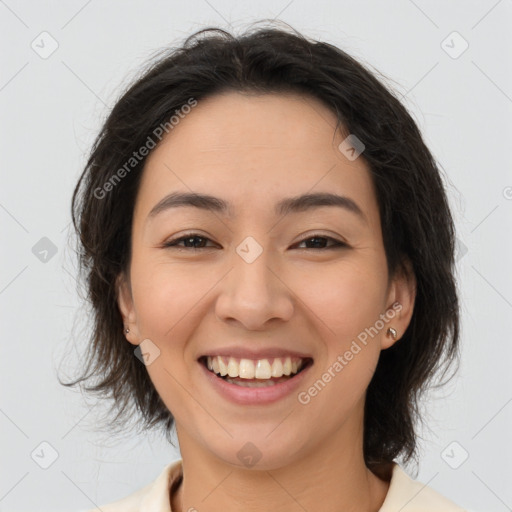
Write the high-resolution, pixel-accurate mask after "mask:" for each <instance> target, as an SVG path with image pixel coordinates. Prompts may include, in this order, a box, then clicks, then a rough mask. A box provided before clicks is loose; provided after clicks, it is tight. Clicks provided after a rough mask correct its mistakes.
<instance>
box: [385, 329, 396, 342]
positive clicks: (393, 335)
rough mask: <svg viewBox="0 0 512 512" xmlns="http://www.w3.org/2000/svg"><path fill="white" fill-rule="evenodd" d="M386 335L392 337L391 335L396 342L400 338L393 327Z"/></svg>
mask: <svg viewBox="0 0 512 512" xmlns="http://www.w3.org/2000/svg"><path fill="white" fill-rule="evenodd" d="M386 334H387V335H388V336H390V335H391V336H392V337H393V340H395V341H396V339H397V337H398V333H397V332H396V329H393V327H390V328H389V329H388V330H387V332H386Z"/></svg>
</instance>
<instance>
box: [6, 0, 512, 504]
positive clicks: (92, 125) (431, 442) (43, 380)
mask: <svg viewBox="0 0 512 512" xmlns="http://www.w3.org/2000/svg"><path fill="white" fill-rule="evenodd" d="M261 18H279V19H281V20H284V21H286V22H288V23H290V24H291V25H292V26H294V27H295V28H297V29H298V30H301V31H304V33H305V34H306V35H309V36H311V37H315V38H320V39H323V40H325V41H328V42H331V43H334V44H336V45H339V46H341V47H342V48H344V49H345V50H346V51H348V52H349V53H351V54H352V55H354V56H355V57H357V58H359V59H361V60H362V61H363V62H364V63H366V64H368V65H370V66H372V67H375V68H377V69H378V70H380V71H381V72H383V73H384V74H385V75H386V76H387V77H389V79H390V80H392V81H393V82H394V83H395V87H396V89H397V90H398V91H399V92H400V94H403V95H404V102H405V103H406V105H407V106H408V108H409V109H410V110H411V112H412V113H413V115H414V117H415V119H416V120H417V122H418V123H419V125H420V127H421V129H422V131H423V133H424V135H425V138H426V142H427V144H428V145H429V146H430V148H431V149H432V151H433V153H434V154H435V156H436V158H437V159H438V160H439V162H440V163H441V165H442V167H443V169H444V170H445V172H446V181H447V186H448V191H449V195H450V201H451V203H452V206H453V209H454V214H455V217H456V222H457V228H458V238H459V240H460V245H459V254H458V258H459V259H458V272H459V280H460V291H461V299H462V315H463V317H462V320H463V332H462V363H461V368H460V372H459V374H458V376H457V378H455V379H454V380H453V381H452V382H451V384H450V385H449V386H448V387H447V388H445V389H444V390H443V391H442V392H437V393H436V394H435V395H434V394H432V396H431V400H430V401H429V403H428V404H427V406H426V409H427V412H428V426H429V430H427V431H425V432H424V434H423V439H422V440H420V443H421V455H422V456H421V465H420V471H419V473H418V475H417V479H418V480H421V481H422V482H424V483H427V484H428V485H430V486H431V487H433V488H434V489H436V490H438V491H439V492H441V493H443V494H445V495H446V496H447V497H449V498H451V499H452V500H454V501H455V502H457V503H459V504H460V505H462V506H465V507H467V508H468V509H472V510H481V511H486V512H493V511H496V512H501V511H505V510H512V487H511V486H510V483H511V480H512V478H511V477H512V470H511V469H510V467H511V463H512V444H511V441H510V431H511V424H512V421H511V420H512V404H511V401H512V386H511V376H510V361H511V354H512V348H511V347H512V344H511V337H510V327H509V319H510V318H511V314H512V278H511V273H510V271H509V265H510V261H511V259H512V258H511V253H512V251H511V233H512V222H511V217H512V216H511V213H512V188H511V187H512V173H511V156H510V147H511V141H512V137H511V135H512V133H511V132H512V128H511V124H510V114H511V111H512V73H511V69H510V63H511V62H512V44H511V37H512V36H511V32H512V31H511V30H510V28H511V26H512V1H511V0H500V1H496V0H489V1H487V0H486V1H479V2H476V1H471V2H470V1H466V0H464V1H463V0H458V1H452V2H445V1H431V2H428V1H420V0H416V1H415V2H413V1H412V0H399V1H396V2H389V1H388V2H382V1H379V0H373V1H359V2H348V1H340V0H336V1H334V0H329V1H327V0H323V1H318V0H317V1H314V2H311V1H310V2H306V1H304V0H291V1H290V0H272V1H269V0H265V1H260V2H259V4H258V5H257V6H256V5H255V4H254V2H240V1H239V2H235V1H234V0H233V1H228V0H208V1H206V0H189V1H186V2H174V1H169V0H168V1H161V0H160V1H157V0H154V1H152V2H142V1H120V0H116V1H109V2H101V1H99V0H91V1H84V0H73V1H66V2H64V1H61V2H36V1H32V2H29V1H15V0H5V1H0V38H1V45H2V48H3V52H2V67H1V75H0V109H1V111H0V116H1V120H2V123H1V134H0V135H1V136H0V145H1V162H2V165H1V171H2V178H1V179H2V181H1V183H2V186H1V189H0V222H1V226H2V231H1V237H2V244H1V249H2V265H1V268H0V314H1V318H2V324H1V325H2V357H1V359H0V361H1V379H2V387H1V389H2V394H1V403H0V426H1V429H2V430H1V431H2V436H1V460H2V463H1V479H0V511H7V510H9V511H11V512H18V511H36V510H37V511H38V512H44V511H50V510H51V511H53V512H58V511H69V512H71V511H77V510H80V509H87V508H92V507H93V506H94V505H96V504H104V503H106V502H109V501H112V500H114V499H119V498H121V497H123V496H126V495H127V494H129V493H131V492H132V491H134V490H136V489H138V488H139V487H142V486H143V485H146V484H147V483H149V482H150V481H152V480H153V479H154V478H156V476H157V475H158V474H159V473H160V471H161V470H162V468H163V466H164V465H165V464H167V463H168V462H170V461H172V460H174V459H175V458H177V457H178V453H176V452H175V451H174V450H173V449H172V447H170V446H168V445H167V444H166V443H165V441H164V440H163V439H161V438H160V437H158V436H155V435H148V436H139V437H136V436H129V437H127V438H124V439H121V438H112V437H111V436H108V435H105V434H101V433H95V431H94V427H95V420H94V418H95V414H96V413H97V411H98V410H100V408H101V405H99V404H96V403H95V401H94V400H91V399H89V401H88V404H86V403H85V402H84V401H83V399H82V397H81V395H80V394H79V393H78V392H73V391H71V390H69V389H66V388H63V387H61V386H60V385H59V383H58V382H57V379H56V376H55V375H56V371H57V370H58V369H59V368H60V371H61V375H63V376H66V371H67V372H68V373H67V375H69V376H71V375H72V373H71V371H72V369H73V363H75V364H78V362H79V356H78V353H79V350H80V349H81V348H83V340H84V337H83V332H84V331H86V330H87V328H88V325H87V318H84V315H83V314H82V315H80V313H81V312H82V311H83V310H84V308H83V304H82V303H81V302H80V299H79V297H78V295H77V293H76V291H75V281H74V276H75V271H76V270H75V260H74V257H73V254H72V252H71V251H70V250H69V248H66V244H67V237H68V230H69V222H70V213H69V205H70V199H71V192H72V189H73V186H74V184H75V182H76V180H77V178H78V176H79V174H80V172H81V170H82V167H83V164H84V162H85V157H86V154H87V151H88V150H89V147H90V144H91V143H92V141H93V138H94V136H95V134H96V133H97V131H98V130H99V127H100V125H101V122H102V120H103V119H104V118H105V115H106V113H107V111H108V108H111V107H112V106H113V103H114V101H115V99H116V98H117V96H118V94H119V91H120V89H119V88H120V86H121V85H124V84H126V83H127V81H128V80H129V79H130V78H131V77H133V76H134V73H136V71H137V69H138V66H139V65H140V64H142V63H143V62H145V61H146V59H147V58H148V56H149V55H150V54H151V53H152V52H153V51H154V50H156V49H158V48H160V47H163V46H165V45H169V44H177V43H179V42H180V40H181V39H182V38H184V37H185V36H186V35H189V34H190V33H191V32H192V31H195V30H197V29H199V28H201V27H203V26H205V25H217V26H221V27H224V28H230V26H229V25H230V24H232V25H233V26H234V27H235V30H236V31H241V30H242V29H243V28H244V27H246V26H247V25H248V24H249V23H251V22H253V21H255V20H257V19H261ZM43 31H47V32H48V33H49V34H50V35H51V38H53V39H54V40H55V41H57V43H58V45H59V46H58V48H57V50H56V51H55V52H54V53H53V54H52V55H50V56H49V57H48V58H45V59H44V58H42V57H41V56H40V55H39V54H38V53H37V52H36V51H34V50H33V49H32V47H31V44H32V42H33V41H35V42H34V46H35V45H39V47H38V48H39V52H43V51H48V49H50V48H51V46H50V44H51V40H50V39H48V36H40V34H41V33H42V32H43ZM454 31H457V32H458V33H459V34H460V35H461V36H462V38H464V40H465V41H467V43H468V44H469V47H468V49H467V50H466V51H465V52H464V53H462V54H461V55H458V53H459V52H460V50H462V49H463V46H462V45H463V44H464V42H463V40H462V39H457V37H458V36H456V35H453V34H452V33H453V32H454ZM43 37H46V38H47V39H45V40H44V41H43V42H41V39H42V38H43ZM447 38H448V39H447ZM443 41H445V43H442V42H443ZM43 45H44V49H45V50H43V48H42V47H43ZM449 53H451V56H450V55H449ZM454 56H456V57H457V58H453V57H454ZM390 83H392V82H390ZM43 237H47V238H48V239H50V240H51V242H52V243H53V244H54V245H55V247H56V249H57V252H56V254H55V255H54V256H53V257H50V256H51V252H50V253H48V255H45V254H44V253H41V249H39V253H38V250H34V252H36V254H34V252H33V250H32V248H33V247H34V246H35V245H36V244H37V243H38V242H39V241H40V239H41V238H43ZM38 247H39V246H36V249H37V248H38ZM37 253H38V255H37ZM45 257H46V258H47V261H46V262H44V261H41V258H43V259H44V258H45ZM75 345H76V348H75ZM66 357H67V359H66ZM63 358H64V360H65V364H63V365H61V360H62V359H63ZM436 397H437V399H436ZM43 441H46V442H47V443H49V444H50V445H51V446H52V447H53V449H55V450H56V451H57V452H58V458H57V459H56V460H55V461H54V462H53V464H51V465H50V467H48V469H42V468H41V467H40V465H39V464H44V463H45V461H46V463H49V462H51V460H52V459H51V457H52V449H51V448H49V447H48V446H47V445H43V446H42V447H41V446H40V443H42V442H43ZM454 441H455V442H456V443H457V444H453V445H452V444H451V443H453V442H454ZM34 450H35V452H34ZM466 452H467V454H468V455H469V458H468V459H467V460H466V461H465V462H464V463H462V464H461V465H460V466H459V467H458V469H454V468H453V467H452V466H457V465H458V464H460V463H461V461H462V460H463V458H464V456H465V453H466ZM31 454H33V458H32V456H31ZM36 461H38V462H36ZM413 476H414V475H413Z"/></svg>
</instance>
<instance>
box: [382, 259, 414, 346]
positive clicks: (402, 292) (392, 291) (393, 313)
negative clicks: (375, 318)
mask: <svg viewBox="0 0 512 512" xmlns="http://www.w3.org/2000/svg"><path fill="white" fill-rule="evenodd" d="M387 299H388V302H387V303H388V308H387V310H386V313H385V315H386V317H387V318H388V321H387V323H386V326H385V327H384V336H382V338H381V349H382V350H385V349H387V348H389V347H391V346H392V345H394V344H395V343H396V342H397V341H398V340H399V339H400V338H401V337H402V336H403V334H404V332H405V331H406V329H407V327H408V326H409V323H410V321H411V318H412V314H413V312H414V302H415V299H416V276H415V275H414V269H413V267H412V264H411V262H410V261H409V259H408V258H406V259H404V260H403V262H402V264H401V266H400V268H399V269H398V270H397V272H396V274H395V276H394V277H393V278H392V280H391V283H390V285H389V292H388V297H387ZM390 327H391V328H393V329H395V331H396V332H397V337H396V340H395V339H393V336H392V335H391V334H388V333H387V331H388V329H389V328H390Z"/></svg>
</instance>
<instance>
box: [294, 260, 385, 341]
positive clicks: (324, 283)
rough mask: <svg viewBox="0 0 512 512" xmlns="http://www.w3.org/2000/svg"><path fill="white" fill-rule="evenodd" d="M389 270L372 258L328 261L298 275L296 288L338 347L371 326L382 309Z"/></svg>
mask: <svg viewBox="0 0 512 512" xmlns="http://www.w3.org/2000/svg"><path fill="white" fill-rule="evenodd" d="M385 278H386V273H385V272H382V271H379V270H378V266H376V265H375V264H374V263H372V264H370V261H367V262H365V261H364V260H362V259H361V260H359V261H356V260H354V261H348V260H347V261H343V262H338V263H337V264H332V265H329V266H327V265H325V267H324V268H321V267H319V268H318V269H317V270H315V271H312V272H304V273H301V275H300V278H298V277H296V278H295V285H294V287H293V289H294V292H296V293H297V295H298V296H299V298H300V299H301V300H302V301H303V302H304V303H305V304H306V306H308V308H309V310H310V311H312V312H313V313H314V315H313V318H315V317H316V319H317V324H319V325H322V324H323V328H322V332H325V333H326V335H327V336H326V339H328V340H331V341H332V342H333V343H335V344H336V346H337V348H340V346H343V345H344V343H345V342H347V341H349V340H351V339H352V338H353V337H356V336H357V335H358V334H359V333H360V332H361V331H364V329H366V328H368V327H370V326H372V325H373V324H374V323H375V321H376V320H377V319H378V318H379V315H380V313H382V312H383V307H384V304H385V291H386V290H385V287H386V281H385Z"/></svg>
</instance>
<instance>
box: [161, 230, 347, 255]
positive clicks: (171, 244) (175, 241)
mask: <svg viewBox="0 0 512 512" xmlns="http://www.w3.org/2000/svg"><path fill="white" fill-rule="evenodd" d="M191 238H201V239H203V240H210V239H209V238H208V237H205V236H202V235H199V234H198V233H190V234H187V235H184V236H182V237H179V238H175V239H173V240H169V241H168V242H165V243H164V244H163V246H162V247H164V248H173V247H176V248H179V249H191V250H194V251H197V250H201V249H208V247H184V246H181V247H179V246H178V243H180V242H183V241H185V240H189V239H191ZM313 239H323V240H328V241H332V242H334V245H331V246H330V247H317V248H311V247H310V248H309V249H313V250H327V249H336V248H341V247H348V245H347V244H346V243H344V242H341V241H340V240H337V239H335V238H332V237H330V236H323V235H320V234H317V235H312V236H308V237H307V238H303V239H302V240H299V242H297V244H301V243H303V242H306V241H310V240H313ZM210 241H211V240H210ZM210 248H211V247H210ZM305 249H307V248H305Z"/></svg>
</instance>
